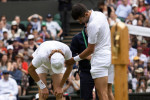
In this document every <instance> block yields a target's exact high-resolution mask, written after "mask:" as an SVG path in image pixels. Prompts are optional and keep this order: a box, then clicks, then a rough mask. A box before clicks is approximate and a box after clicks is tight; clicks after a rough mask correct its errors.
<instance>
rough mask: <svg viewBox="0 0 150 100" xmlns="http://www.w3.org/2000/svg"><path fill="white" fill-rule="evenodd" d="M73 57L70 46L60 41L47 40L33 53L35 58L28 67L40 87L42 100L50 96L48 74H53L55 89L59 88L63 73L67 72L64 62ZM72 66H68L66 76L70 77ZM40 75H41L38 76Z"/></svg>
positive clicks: (60, 99)
mask: <svg viewBox="0 0 150 100" xmlns="http://www.w3.org/2000/svg"><path fill="white" fill-rule="evenodd" d="M71 57H72V53H71V51H70V48H69V47H68V46H67V45H66V44H64V43H61V42H58V41H46V42H44V43H42V44H41V45H40V46H39V47H38V48H37V50H36V51H35V52H34V53H33V60H32V63H31V64H30V67H29V69H28V71H29V74H30V75H31V76H32V78H33V79H34V80H35V82H36V83H37V85H38V86H39V88H40V100H45V99H47V98H48V95H49V92H48V88H47V83H46V76H47V73H48V71H49V74H50V75H51V76H52V81H53V87H54V90H55V89H56V88H59V84H61V83H60V81H61V80H62V81H63V80H64V82H65V80H66V79H62V77H63V73H64V72H65V67H64V62H65V60H68V59H70V58H71ZM71 70H72V66H67V69H66V72H65V74H64V76H66V77H68V76H69V73H70V72H71ZM38 75H39V76H38ZM56 100H63V97H60V96H59V95H58V96H56Z"/></svg>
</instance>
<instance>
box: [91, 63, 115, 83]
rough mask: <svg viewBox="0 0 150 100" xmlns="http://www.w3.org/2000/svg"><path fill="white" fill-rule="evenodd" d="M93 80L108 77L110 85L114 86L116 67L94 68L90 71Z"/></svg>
mask: <svg viewBox="0 0 150 100" xmlns="http://www.w3.org/2000/svg"><path fill="white" fill-rule="evenodd" d="M90 72H91V75H92V78H93V79H96V78H100V77H105V76H108V83H111V84H113V82H114V66H113V65H110V66H102V67H94V68H91V70H90Z"/></svg>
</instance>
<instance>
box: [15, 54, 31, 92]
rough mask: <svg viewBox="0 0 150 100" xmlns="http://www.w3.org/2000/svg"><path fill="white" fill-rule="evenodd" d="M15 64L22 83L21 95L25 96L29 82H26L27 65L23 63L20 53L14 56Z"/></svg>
mask: <svg viewBox="0 0 150 100" xmlns="http://www.w3.org/2000/svg"><path fill="white" fill-rule="evenodd" d="M16 62H17V65H18V67H19V69H20V70H21V71H22V82H21V86H22V88H23V94H22V95H26V89H27V88H28V86H29V81H28V76H27V75H28V63H27V62H25V61H24V59H23V54H22V53H18V55H17V56H16Z"/></svg>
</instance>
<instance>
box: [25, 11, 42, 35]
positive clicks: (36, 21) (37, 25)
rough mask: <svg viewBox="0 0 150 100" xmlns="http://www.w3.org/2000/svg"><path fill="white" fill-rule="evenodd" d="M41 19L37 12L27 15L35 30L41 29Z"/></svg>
mask: <svg viewBox="0 0 150 100" xmlns="http://www.w3.org/2000/svg"><path fill="white" fill-rule="evenodd" d="M42 20H43V17H42V16H40V15H38V14H33V15H31V16H29V17H28V21H29V22H30V23H31V24H32V25H33V29H34V30H37V31H38V32H39V31H40V29H41V22H42Z"/></svg>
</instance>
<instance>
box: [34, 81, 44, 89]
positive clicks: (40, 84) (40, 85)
mask: <svg viewBox="0 0 150 100" xmlns="http://www.w3.org/2000/svg"><path fill="white" fill-rule="evenodd" d="M36 83H37V85H38V86H39V87H40V89H44V88H46V85H45V84H44V83H43V82H42V80H39V81H38V82H36Z"/></svg>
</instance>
